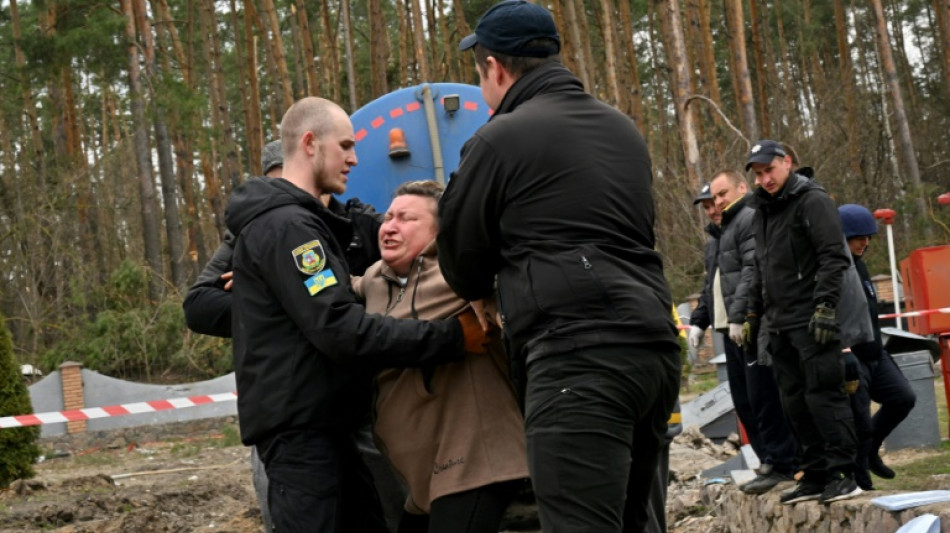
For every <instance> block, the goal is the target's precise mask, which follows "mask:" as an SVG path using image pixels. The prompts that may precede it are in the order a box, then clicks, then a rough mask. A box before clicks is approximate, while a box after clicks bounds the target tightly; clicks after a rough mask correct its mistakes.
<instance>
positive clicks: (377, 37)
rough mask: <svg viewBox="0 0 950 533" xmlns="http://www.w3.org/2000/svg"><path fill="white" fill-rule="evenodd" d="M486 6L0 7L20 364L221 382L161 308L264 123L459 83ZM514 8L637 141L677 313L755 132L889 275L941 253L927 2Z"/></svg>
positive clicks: (936, 105)
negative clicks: (788, 159) (542, 22)
mask: <svg viewBox="0 0 950 533" xmlns="http://www.w3.org/2000/svg"><path fill="white" fill-rule="evenodd" d="M492 3H494V0H470V1H469V0H466V1H463V0H325V1H321V0H119V1H104V0H32V1H24V0H0V94H3V98H2V99H0V272H2V274H3V275H2V276H0V314H3V315H6V316H8V317H9V319H8V324H9V326H10V328H11V330H12V333H13V336H14V342H15V346H16V350H17V357H18V358H19V359H20V361H21V362H23V363H31V364H33V365H36V366H39V367H40V368H42V369H43V370H45V371H49V370H53V369H55V367H56V365H58V363H60V362H62V361H64V360H75V361H80V362H82V363H83V364H85V365H86V366H87V367H89V368H93V369H96V370H99V371H101V372H105V373H108V374H110V375H113V376H117V377H125V378H132V379H141V380H147V381H162V380H171V379H181V378H182V377H186V378H195V379H198V378H207V377H210V376H215V375H219V374H221V373H224V372H227V371H229V370H230V367H231V358H230V348H229V344H228V343H227V342H226V341H223V340H220V339H214V338H210V337H205V336H201V335H195V334H191V333H190V332H188V331H187V329H186V328H185V326H184V321H183V318H182V312H181V301H182V298H183V294H184V291H185V290H186V289H187V287H188V286H189V285H190V284H191V283H192V282H193V280H194V279H195V277H196V275H197V273H198V272H199V271H200V268H201V266H202V265H204V263H205V262H206V261H207V260H208V258H209V257H210V254H211V253H212V252H213V251H214V249H215V248H216V247H217V245H218V243H219V241H220V238H221V235H222V233H223V231H224V223H223V213H224V209H225V206H226V202H227V197H228V194H229V192H230V191H231V190H232V189H233V188H234V187H235V186H237V185H238V184H240V183H241V182H242V181H244V180H246V179H247V178H248V177H250V176H253V175H255V174H256V173H257V172H258V167H259V163H258V162H259V158H260V152H261V147H262V145H263V144H264V143H266V142H267V141H270V140H272V139H275V138H277V127H278V125H279V122H280V118H281V116H282V114H283V112H284V110H286V109H287V107H288V106H289V105H290V104H291V103H292V102H293V101H294V100H295V99H298V98H300V97H303V96H306V95H320V96H324V97H327V98H330V99H332V100H335V101H337V102H339V103H340V104H341V105H342V106H343V107H344V109H347V110H348V111H349V112H352V111H354V110H356V109H358V108H359V107H360V106H362V105H364V104H365V103H367V102H369V101H370V100H372V99H374V98H377V97H379V96H381V95H383V94H385V93H387V92H389V91H392V90H394V89H397V88H401V87H406V86H410V85H415V84H418V83H422V82H423V81H456V82H464V83H473V84H477V83H478V79H477V75H476V73H475V70H474V67H473V64H472V58H471V56H470V54H460V53H459V52H458V50H457V43H458V41H459V39H460V38H461V37H463V36H464V35H467V34H468V33H470V32H471V28H472V27H474V25H475V23H476V22H477V20H478V16H479V15H480V14H481V13H482V12H484V10H485V9H487V8H488V7H489V6H490V5H491V4H492ZM538 3H540V4H542V5H544V6H545V7H547V8H549V9H550V10H551V11H552V12H553V14H554V16H555V18H556V20H557V24H558V27H559V29H560V31H561V37H562V41H563V53H562V55H563V58H564V61H565V63H566V64H567V65H568V66H569V67H570V68H571V69H572V70H573V71H574V72H575V73H577V75H578V76H579V78H580V79H581V80H582V81H583V83H584V85H585V87H586V88H587V89H588V91H589V92H591V93H593V94H595V95H596V96H597V97H598V98H600V99H602V100H604V101H606V102H608V103H610V104H612V105H614V106H616V107H617V108H619V109H620V110H622V111H623V112H625V113H627V114H628V115H630V116H631V117H633V119H634V120H635V121H636V122H637V124H638V126H639V127H640V129H641V131H642V132H643V133H644V135H645V137H646V138H647V140H648V142H649V146H650V150H651V154H652V156H653V164H654V169H653V170H654V175H655V185H656V187H655V191H656V202H657V213H658V218H657V227H656V231H657V240H658V249H659V250H660V251H661V252H662V254H663V256H664V257H665V260H666V268H667V270H666V272H667V278H668V279H669V280H670V283H671V286H672V287H673V290H674V294H675V296H676V299H677V301H683V299H684V298H685V297H686V296H687V295H688V294H690V293H692V292H695V291H696V290H698V289H699V287H700V284H701V283H702V279H703V264H702V248H703V242H704V234H703V231H702V226H703V225H704V224H705V220H704V219H703V215H702V214H701V213H700V212H699V211H698V210H697V209H696V208H695V207H694V206H693V205H692V197H693V196H694V194H695V192H696V191H697V189H698V188H699V185H700V184H701V183H702V182H704V181H706V180H708V179H709V178H710V177H711V176H712V175H713V174H714V173H715V172H716V171H717V170H722V169H729V168H739V169H741V166H742V164H743V163H744V158H745V154H746V153H747V150H748V149H749V143H750V141H754V140H755V139H756V138H776V139H780V140H782V141H785V142H787V143H789V144H790V145H791V146H793V147H794V148H795V150H796V152H797V154H798V156H799V159H800V161H801V162H802V164H803V165H809V166H812V167H814V168H815V170H816V175H817V179H818V180H819V181H820V182H821V183H822V184H823V185H824V186H825V188H826V189H827V190H828V191H829V193H830V194H831V195H832V196H833V197H834V198H835V200H836V201H837V202H838V203H845V202H856V203H861V204H864V205H867V206H868V207H870V208H871V209H875V208H879V207H890V208H894V209H896V210H897V211H898V213H899V215H898V218H897V222H896V224H895V225H894V230H895V234H896V239H895V241H896V243H897V250H898V251H897V253H898V257H899V258H902V257H905V256H906V255H907V253H909V252H910V251H911V250H913V249H914V248H917V247H919V246H923V245H934V244H944V243H947V242H950V230H948V223H950V209H948V207H946V206H941V205H938V204H937V202H936V197H937V195H938V194H939V193H942V192H946V191H947V190H950V172H948V171H950V146H948V142H947V141H948V130H950V113H948V110H950V0H907V1H896V0H851V1H845V0H793V1H782V0H633V1H627V0H538ZM376 207H377V208H379V209H385V208H386V206H376ZM578 207H579V208H581V207H582V206H578ZM882 236H883V235H882ZM873 246H874V250H873V253H871V254H869V260H870V261H869V262H870V264H871V270H872V274H879V273H887V272H888V267H887V246H886V239H878V240H876V241H874V245H873Z"/></svg>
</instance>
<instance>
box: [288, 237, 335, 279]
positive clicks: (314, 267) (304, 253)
mask: <svg viewBox="0 0 950 533" xmlns="http://www.w3.org/2000/svg"><path fill="white" fill-rule="evenodd" d="M293 255H294V262H295V263H297V270H299V271H301V272H303V273H304V274H307V275H310V274H316V273H317V272H320V271H321V270H323V267H324V266H326V264H327V256H326V254H325V253H324V252H323V245H322V244H320V241H310V242H308V243H307V244H301V245H300V246H298V247H296V248H294V251H293Z"/></svg>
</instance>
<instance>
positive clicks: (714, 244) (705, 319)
mask: <svg viewBox="0 0 950 533" xmlns="http://www.w3.org/2000/svg"><path fill="white" fill-rule="evenodd" d="M706 233H707V234H708V235H709V237H707V238H706V246H705V248H704V253H703V256H704V257H703V259H704V264H705V265H706V278H705V280H704V281H703V290H702V291H701V292H700V293H699V302H697V304H696V309H693V312H692V313H690V315H689V325H690V326H697V327H700V328H702V329H706V328H708V327H709V326H710V325H712V324H713V323H714V322H715V317H714V316H713V309H715V308H716V306H715V300H713V293H712V287H713V280H714V278H715V276H716V269H717V268H719V263H718V261H719V226H717V225H716V224H714V223H712V222H710V223H709V224H706Z"/></svg>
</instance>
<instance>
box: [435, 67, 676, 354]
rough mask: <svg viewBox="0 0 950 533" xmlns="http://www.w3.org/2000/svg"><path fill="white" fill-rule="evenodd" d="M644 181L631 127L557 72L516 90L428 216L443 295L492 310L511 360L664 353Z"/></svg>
mask: <svg viewBox="0 0 950 533" xmlns="http://www.w3.org/2000/svg"><path fill="white" fill-rule="evenodd" d="M652 182H653V176H652V172H651V163H650V157H649V154H648V153H647V148H646V144H645V143H644V141H643V137H642V136H641V135H640V133H639V132H638V131H637V129H636V127H635V126H634V124H633V121H632V120H631V119H630V118H629V117H627V116H625V115H623V114H622V113H620V112H618V111H617V110H615V109H613V108H612V107H610V106H608V105H607V104H604V103H602V102H600V101H598V100H597V99H595V98H594V97H592V96H591V95H589V94H587V93H585V92H584V90H583V87H582V86H581V83H580V82H579V81H578V80H577V78H576V77H574V75H573V74H571V73H570V71H568V70H567V69H566V68H564V66H563V65H560V64H546V65H542V66H540V67H538V68H536V69H534V70H532V71H531V72H529V73H527V74H525V75H524V76H522V77H521V78H519V79H518V80H517V81H516V82H515V84H514V85H513V86H512V87H511V88H510V89H509V90H508V92H507V94H506V95H505V97H504V99H503V100H502V102H501V103H500V104H499V106H498V109H496V110H495V114H494V115H493V116H492V118H491V119H490V120H489V122H488V123H487V124H485V125H484V126H482V127H481V128H480V129H479V130H478V132H476V133H475V135H474V136H473V137H472V138H471V139H469V140H468V141H467V142H466V143H465V145H464V146H463V147H462V157H461V162H460V164H459V168H458V170H457V171H456V172H454V173H453V174H452V180H451V181H450V182H449V185H448V187H447V189H446V191H445V194H444V195H443V196H442V200H441V201H440V203H439V218H440V229H439V236H438V246H439V250H440V253H439V262H440V263H441V265H442V272H443V274H444V275H445V279H446V281H448V283H449V286H451V287H452V289H453V290H454V291H455V292H456V293H457V294H458V295H459V296H461V297H462V298H465V299H467V300H474V299H479V298H484V297H487V296H488V295H490V294H491V293H492V288H493V285H494V283H495V276H496V274H497V276H498V290H499V297H500V304H501V307H502V311H503V320H504V321H505V325H506V328H507V329H506V331H507V333H508V334H509V337H510V339H511V341H512V348H513V351H514V353H512V355H513V356H515V357H518V354H520V355H521V356H527V357H528V358H529V359H533V358H536V357H539V356H542V355H546V354H553V353H560V352H565V351H569V350H572V349H575V348H580V347H586V346H594V345H604V344H634V343H654V342H655V343H668V344H669V345H670V346H673V347H675V346H678V344H677V340H676V327H675V326H674V324H673V320H672V316H671V311H672V298H671V296H670V292H669V289H668V287H667V284H666V280H665V279H664V277H663V264H662V260H661V258H660V255H659V254H657V253H656V252H655V251H654V244H655V242H654V234H653V221H654V206H653V193H652Z"/></svg>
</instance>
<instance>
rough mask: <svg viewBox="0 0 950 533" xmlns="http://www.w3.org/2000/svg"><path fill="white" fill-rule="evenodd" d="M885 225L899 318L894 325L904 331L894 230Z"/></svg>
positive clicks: (896, 318) (895, 307)
mask: <svg viewBox="0 0 950 533" xmlns="http://www.w3.org/2000/svg"><path fill="white" fill-rule="evenodd" d="M884 225H885V226H886V227H887V253H888V255H889V256H890V259H891V286H892V287H893V290H894V312H895V313H897V314H898V316H897V317H895V318H894V325H895V326H896V327H897V329H900V330H903V329H904V328H903V327H902V326H901V317H900V316H899V315H900V312H901V302H900V294H899V293H898V292H897V259H896V257H895V254H894V230H893V229H891V225H890V224H887V223H885V224H884Z"/></svg>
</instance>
